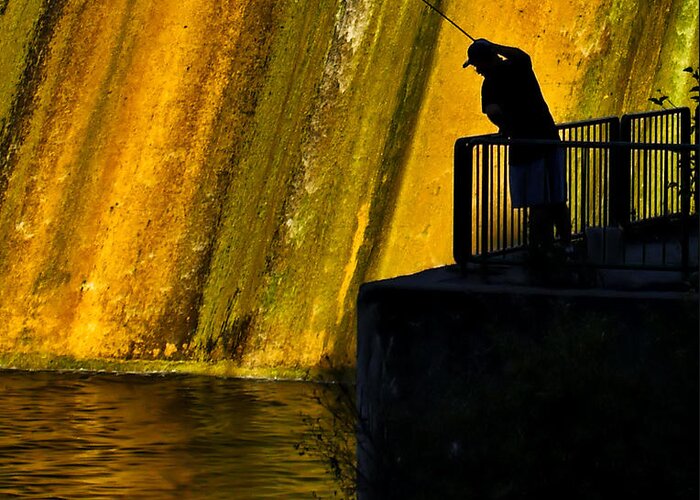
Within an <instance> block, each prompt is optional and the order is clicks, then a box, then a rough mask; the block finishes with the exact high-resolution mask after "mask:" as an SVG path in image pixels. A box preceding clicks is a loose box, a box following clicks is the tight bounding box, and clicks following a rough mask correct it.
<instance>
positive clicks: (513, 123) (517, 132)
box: [463, 39, 571, 253]
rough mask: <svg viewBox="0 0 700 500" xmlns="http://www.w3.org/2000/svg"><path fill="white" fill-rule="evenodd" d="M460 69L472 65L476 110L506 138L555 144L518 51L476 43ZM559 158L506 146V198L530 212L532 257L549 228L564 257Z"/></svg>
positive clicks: (541, 148) (567, 233)
mask: <svg viewBox="0 0 700 500" xmlns="http://www.w3.org/2000/svg"><path fill="white" fill-rule="evenodd" d="M467 56H468V59H467V61H466V62H465V63H464V66H463V67H465V68H466V67H467V66H469V65H472V66H474V68H475V69H476V72H477V73H479V74H480V75H482V76H483V77H484V83H483V85H482V87H481V106H482V111H483V112H484V113H485V114H486V116H488V118H489V120H491V122H493V123H494V124H495V125H496V126H498V129H499V133H501V134H502V135H503V136H505V137H508V138H510V139H518V140H522V139H546V140H556V141H559V132H558V131H557V129H556V126H555V124H554V119H553V118H552V115H551V113H550V112H549V108H548V107H547V103H546V102H545V100H544V97H543V96H542V91H541V90H540V86H539V84H538V83H537V78H536V77H535V73H534V72H533V70H532V62H531V60H530V56H528V55H527V54H526V53H525V52H523V51H522V50H520V49H518V48H515V47H506V46H503V45H497V44H495V43H492V42H489V41H488V40H484V39H480V40H477V41H475V42H474V43H473V44H472V45H471V46H470V47H469V49H468V51H467ZM564 155H565V153H564V150H563V149H562V148H560V147H557V146H554V145H552V146H550V145H519V144H513V145H511V147H510V152H509V162H510V175H509V185H510V198H511V203H512V205H513V206H514V207H516V208H524V207H529V209H530V249H531V250H532V251H535V252H537V253H543V252H545V251H546V250H548V249H549V248H550V247H551V246H552V243H553V239H554V235H553V226H556V229H557V233H558V235H559V238H560V241H561V243H562V245H563V247H564V248H565V250H566V251H567V252H570V250H571V247H570V243H571V218H570V215H569V209H568V207H567V205H566V173H565V156H564Z"/></svg>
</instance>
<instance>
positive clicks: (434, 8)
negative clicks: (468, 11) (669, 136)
mask: <svg viewBox="0 0 700 500" xmlns="http://www.w3.org/2000/svg"><path fill="white" fill-rule="evenodd" d="M421 2H423V3H424V4H425V5H427V6H428V7H430V8H431V9H433V10H434V11H435V12H437V13H438V14H440V15H441V16H442V18H443V19H444V20H445V21H447V22H448V23H450V24H451V25H452V26H454V27H455V28H457V29H458V30H459V31H461V32H462V33H464V35H466V37H467V38H469V39H470V40H471V41H472V42H475V41H476V40H475V39H474V37H473V36H471V35H470V34H469V33H467V32H466V31H464V30H463V29H462V28H461V26H460V25H459V24H457V23H456V22H454V21H453V20H452V19H450V18H449V17H447V16H446V15H445V14H443V13H442V12H441V11H440V10H438V8H437V7H435V6H434V5H433V4H431V3H429V2H428V0H421Z"/></svg>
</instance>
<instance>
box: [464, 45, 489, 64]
mask: <svg viewBox="0 0 700 500" xmlns="http://www.w3.org/2000/svg"><path fill="white" fill-rule="evenodd" d="M492 55H493V49H492V48H491V43H490V42H487V41H486V40H477V41H476V42H474V43H472V44H471V45H470V46H469V48H468V49H467V60H466V61H465V62H464V64H462V67H463V68H466V67H467V66H469V65H473V64H479V62H481V61H484V60H486V59H488V58H489V57H491V56H492Z"/></svg>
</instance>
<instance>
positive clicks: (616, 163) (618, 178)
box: [610, 116, 632, 226]
mask: <svg viewBox="0 0 700 500" xmlns="http://www.w3.org/2000/svg"><path fill="white" fill-rule="evenodd" d="M631 131H632V128H631V121H630V119H629V118H628V117H626V116H623V117H622V120H620V122H619V124H618V126H617V127H615V126H611V127H610V135H611V137H610V141H611V142H622V143H627V144H629V143H630V141H631V139H632V137H631ZM629 221H630V149H629V148H627V147H624V146H619V145H616V146H613V147H612V148H611V150H610V225H611V226H625V225H627V224H628V223H629Z"/></svg>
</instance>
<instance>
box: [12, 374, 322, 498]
mask: <svg viewBox="0 0 700 500" xmlns="http://www.w3.org/2000/svg"><path fill="white" fill-rule="evenodd" d="M311 390H312V387H311V385H309V384H302V383H289V382H277V383H272V382H256V381H248V380H224V379H213V378H204V377H181V376H178V377H156V376H134V375H103V374H56V373H18V372H11V371H0V496H1V497H3V498H37V499H38V498H58V499H60V498H70V499H76V498H90V499H101V498H110V499H111V498H178V499H183V498H207V499H208V498H213V499H216V498H227V499H228V498H311V497H312V496H313V493H316V494H318V495H321V496H329V495H332V492H333V490H334V489H335V488H334V485H333V483H332V481H331V479H330V477H329V476H328V475H327V474H326V473H325V471H324V469H323V466H322V465H321V464H319V463H317V462H316V461H314V460H313V459H311V458H309V457H308V456H303V457H302V456H299V455H298V454H297V453H296V450H295V449H294V444H295V443H296V442H298V441H299V440H300V439H301V435H302V434H303V432H304V424H303V421H302V418H301V417H300V415H301V413H305V414H311V415H320V414H321V412H322V411H323V410H322V409H321V408H319V407H318V406H317V405H316V403H315V402H314V401H313V400H312V398H311V397H310V394H311Z"/></svg>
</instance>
